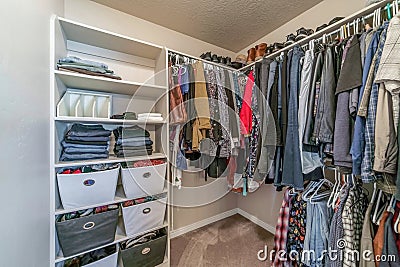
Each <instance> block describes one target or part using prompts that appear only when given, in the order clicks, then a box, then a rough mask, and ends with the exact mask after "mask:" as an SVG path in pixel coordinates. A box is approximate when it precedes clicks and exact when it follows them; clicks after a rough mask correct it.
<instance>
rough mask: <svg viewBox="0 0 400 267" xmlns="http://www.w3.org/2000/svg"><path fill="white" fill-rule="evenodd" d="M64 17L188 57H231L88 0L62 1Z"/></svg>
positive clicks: (183, 36) (223, 52) (230, 52)
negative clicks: (214, 54) (160, 46)
mask: <svg viewBox="0 0 400 267" xmlns="http://www.w3.org/2000/svg"><path fill="white" fill-rule="evenodd" d="M149 12H151V10H149ZM166 16H167V14H166ZM65 17H67V18H69V19H72V20H76V21H79V22H82V23H86V24H89V25H92V26H96V27H99V28H102V29H106V30H110V31H113V32H117V33H120V34H124V35H127V36H131V37H133V38H137V39H140V40H143V41H147V42H151V43H154V44H158V45H162V46H166V47H168V48H170V49H173V50H178V51H181V52H184V53H187V54H189V55H194V56H199V55H201V54H202V53H203V52H205V51H212V52H213V53H216V54H218V55H222V56H230V57H232V56H233V55H234V53H233V52H232V51H229V50H226V49H223V48H220V47H218V46H215V45H212V44H210V43H206V42H204V41H201V40H199V39H195V38H193V37H190V36H188V35H185V34H182V33H179V32H176V31H173V30H170V29H168V28H165V27H162V26H160V25H157V24H154V23H151V22H149V21H146V20H143V19H140V18H137V17H134V16H131V15H128V14H126V13H123V12H120V11H117V10H115V9H111V8H109V7H106V6H103V5H100V4H98V3H95V2H92V1H88V0H65ZM172 19H173V18H172Z"/></svg>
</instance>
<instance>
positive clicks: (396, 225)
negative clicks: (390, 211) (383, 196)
mask: <svg viewBox="0 0 400 267" xmlns="http://www.w3.org/2000/svg"><path fill="white" fill-rule="evenodd" d="M396 203H397V200H395V201H394V206H396ZM399 215H400V214H399ZM399 226H400V216H397V219H396V221H395V222H394V231H395V232H396V233H397V234H400V229H399Z"/></svg>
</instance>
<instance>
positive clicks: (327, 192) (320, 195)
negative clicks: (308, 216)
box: [309, 178, 333, 204]
mask: <svg viewBox="0 0 400 267" xmlns="http://www.w3.org/2000/svg"><path fill="white" fill-rule="evenodd" d="M323 185H326V186H327V187H328V189H327V190H325V191H322V192H320V193H318V192H319V190H320V189H321V188H322V186H323ZM332 186H333V184H332V182H331V181H329V180H328V179H325V178H324V179H322V182H321V183H320V184H319V185H318V186H317V188H316V189H315V191H314V193H313V194H312V195H311V196H310V198H309V200H310V203H311V204H315V202H313V200H319V199H323V198H325V197H327V196H329V195H330V194H331V191H330V190H329V189H332Z"/></svg>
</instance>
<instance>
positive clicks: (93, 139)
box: [65, 136, 110, 142]
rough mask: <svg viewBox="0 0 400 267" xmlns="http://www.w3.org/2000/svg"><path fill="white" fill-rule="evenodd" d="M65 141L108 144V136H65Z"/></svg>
mask: <svg viewBox="0 0 400 267" xmlns="http://www.w3.org/2000/svg"><path fill="white" fill-rule="evenodd" d="M65 140H72V141H83V142H108V141H110V137H109V136H66V137H65Z"/></svg>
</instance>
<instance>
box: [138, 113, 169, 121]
mask: <svg viewBox="0 0 400 267" xmlns="http://www.w3.org/2000/svg"><path fill="white" fill-rule="evenodd" d="M138 120H140V121H163V120H164V119H163V117H162V114H161V113H140V114H138Z"/></svg>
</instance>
